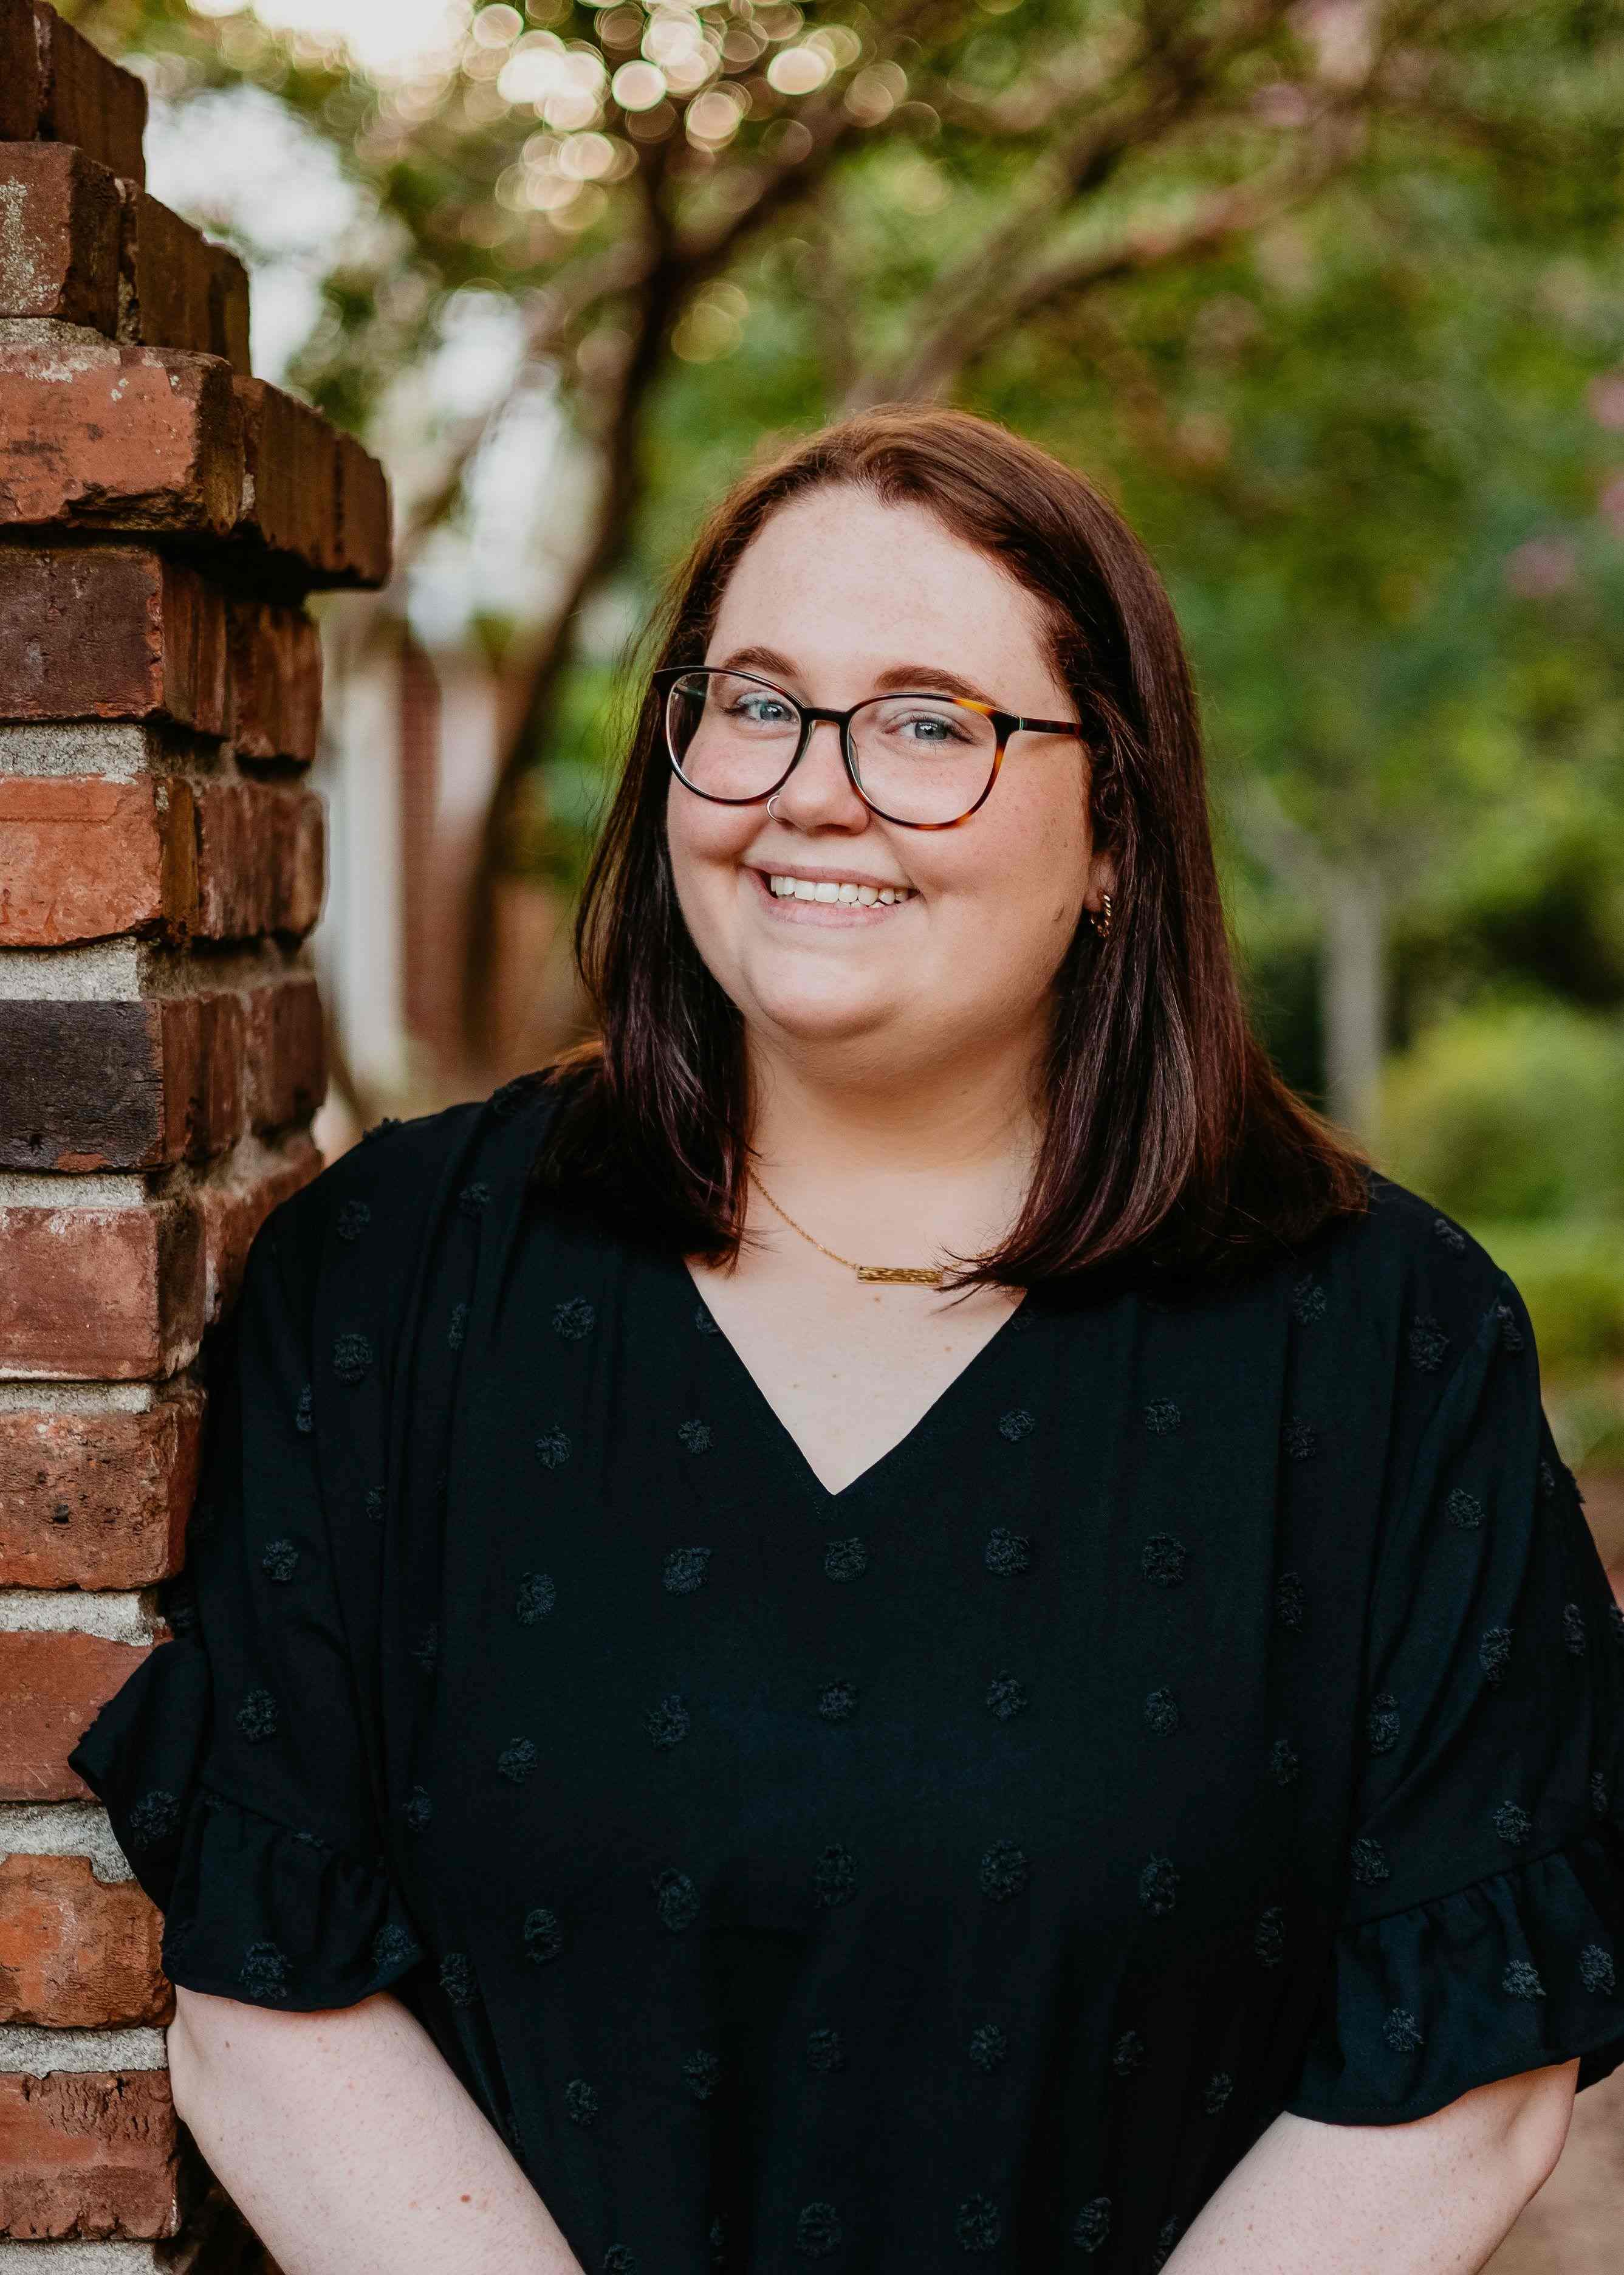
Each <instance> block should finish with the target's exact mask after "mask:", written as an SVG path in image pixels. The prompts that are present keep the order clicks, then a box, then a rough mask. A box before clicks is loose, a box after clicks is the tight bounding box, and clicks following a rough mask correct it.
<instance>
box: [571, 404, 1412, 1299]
mask: <svg viewBox="0 0 1624 2275" xmlns="http://www.w3.org/2000/svg"><path fill="white" fill-rule="evenodd" d="M828 482H844V483H855V484H858V485H860V486H862V487H863V488H866V489H868V490H870V491H871V492H872V493H873V495H876V496H877V497H879V498H880V499H881V500H883V501H885V502H886V503H902V502H909V503H917V504H919V505H923V506H925V507H926V508H928V510H930V511H931V512H932V513H933V514H934V515H935V516H936V517H937V518H938V519H939V520H940V522H941V523H942V524H943V525H944V526H945V527H946V528H948V530H950V531H951V532H952V533H954V534H955V535H956V536H957V537H960V538H963V539H964V540H966V541H967V542H968V543H970V544H971V545H973V546H975V547H977V548H978V549H979V550H980V551H981V552H983V553H986V554H988V555H990V556H993V557H994V558H995V559H996V560H998V561H999V562H1001V563H1002V564H1003V565H1004V566H1005V568H1006V569H1007V570H1008V571H1009V572H1010V573H1012V574H1013V575H1014V576H1015V577H1016V579H1017V580H1018V581H1019V582H1020V583H1021V584H1022V585H1023V586H1025V588H1026V589H1027V590H1028V591H1029V592H1031V593H1033V594H1035V595H1036V597H1037V599H1038V600H1039V603H1040V604H1041V606H1042V608H1043V611H1044V615H1045V616H1046V619H1047V622H1048V625H1049V630H1050V634H1051V637H1052V639H1053V641H1054V659H1055V662H1056V665H1057V667H1058V669H1059V672H1060V676H1061V678H1062V679H1063V681H1064V682H1065V684H1066V685H1067V686H1068V687H1069V690H1070V692H1071V694H1072V698H1073V700H1074V701H1075V703H1076V706H1077V711H1078V716H1079V718H1080V719H1081V721H1082V722H1083V728H1084V735H1085V737H1087V741H1088V744H1089V746H1090V750H1091V760H1092V765H1091V786H1090V803H1091V820H1092V827H1093V830H1094V834H1095V837H1096V840H1097V842H1098V843H1100V844H1101V845H1107V846H1109V848H1110V850H1111V851H1112V854H1113V856H1114V862H1115V866H1116V890H1115V892H1114V896H1113V912H1114V926H1113V929H1112V933H1111V938H1110V940H1109V941H1108V942H1106V943H1101V942H1100V941H1099V940H1098V939H1097V937H1096V935H1095V933H1094V932H1093V930H1092V927H1091V925H1090V924H1089V923H1088V921H1087V920H1086V918H1084V920H1083V921H1082V922H1080V923H1079V925H1078V927H1077V931H1076V935H1075V936H1074V938H1073V939H1072V941H1071V942H1070V944H1069V948H1068V949H1067V952H1066V955H1065V956H1064V958H1063V960H1062V962H1061V966H1060V969H1059V971H1058V972H1057V974H1056V977H1055V980H1054V1020H1053V1025H1052V1030H1051V1040H1050V1045H1049V1049H1048V1054H1047V1058H1046V1065H1045V1066H1044V1068H1043V1069H1042V1077H1043V1087H1044V1092H1045V1094H1046V1100H1047V1116H1046V1128H1045V1131H1044V1135H1043V1138H1042V1142H1041V1146H1040V1150H1039V1159H1038V1163H1037V1168H1036V1172H1035V1174H1034V1176H1033V1178H1032V1182H1031V1187H1030V1190H1029V1191H1028V1193H1027V1196H1026V1199H1025V1203H1024V1206H1023V1208H1022V1211H1021V1213H1020V1216H1019V1218H1018V1220H1017V1221H1016V1224H1015V1225H1014V1227H1013V1228H1012V1229H1011V1230H1010V1232H1009V1234H1008V1237H1007V1238H1006V1239H1005V1241H1004V1242H1003V1243H1002V1245H1001V1247H1000V1248H998V1249H997V1250H996V1251H994V1252H993V1253H991V1254H989V1255H986V1256H984V1257H981V1258H976V1259H972V1260H971V1263H970V1265H969V1266H967V1268H965V1269H964V1270H963V1271H962V1272H960V1273H958V1274H956V1275H955V1276H954V1277H953V1278H951V1279H950V1280H949V1281H948V1283H947V1284H949V1285H952V1286H955V1287H960V1288H968V1287H971V1286H974V1285H977V1284H992V1283H997V1284H1001V1285H1003V1286H1007V1287H1035V1286H1039V1285H1040V1284H1043V1283H1055V1282H1062V1281H1072V1282H1076V1281H1080V1280H1082V1279H1084V1278H1089V1279H1091V1280H1092V1279H1093V1278H1094V1277H1096V1276H1097V1275H1098V1274H1099V1273H1100V1272H1101V1271H1102V1270H1103V1269H1104V1268H1105V1267H1107V1266H1109V1267H1122V1266H1129V1265H1137V1264H1138V1263H1141V1262H1146V1261H1149V1262H1154V1263H1156V1264H1158V1265H1160V1266H1174V1267H1175V1270H1176V1271H1178V1272H1181V1273H1191V1272H1193V1273H1195V1274H1197V1275H1202V1276H1207V1275H1210V1274H1212V1273H1213V1272H1215V1271H1218V1270H1220V1269H1221V1268H1222V1267H1223V1266H1224V1265H1225V1264H1226V1263H1229V1262H1238V1261H1240V1260H1241V1259H1242V1258H1245V1257H1248V1256H1250V1257H1253V1258H1255V1257H1257V1256H1258V1252H1259V1251H1279V1249H1280V1247H1281V1246H1282V1245H1284V1246H1287V1247H1290V1246H1295V1244H1297V1243H1301V1242H1302V1241H1303V1240H1304V1239H1306V1238H1307V1237H1308V1236H1310V1235H1311V1234H1312V1233H1313V1232H1315V1231H1316V1230H1318V1228H1319V1227H1320V1226H1321V1225H1322V1224H1324V1223H1326V1221H1328V1220H1329V1219H1331V1218H1332V1217H1334V1216H1338V1215H1346V1214H1352V1213H1357V1212H1358V1211H1360V1210H1362V1209H1363V1207H1364V1206H1366V1204H1367V1187H1366V1183H1365V1176H1364V1169H1365V1167H1366V1166H1367V1165H1366V1164H1365V1163H1364V1162H1363V1159H1362V1157H1361V1156H1360V1155H1359V1154H1358V1153H1357V1152H1356V1150H1355V1149H1354V1148H1353V1147H1352V1146H1351V1145H1348V1143H1347V1142H1345V1141H1344V1140H1343V1138H1341V1136H1340V1135H1339V1134H1338V1133H1337V1132H1336V1131H1335V1130H1333V1128H1332V1127H1331V1125H1330V1124H1329V1123H1327V1122H1325V1121H1324V1120H1323V1119H1322V1118H1321V1117H1320V1116H1319V1115H1317V1114H1315V1113H1314V1112H1313V1111H1312V1110H1311V1108H1310V1107H1308V1106H1306V1105H1305V1104H1304V1103H1303V1100H1300V1099H1299V1098H1297V1097H1296V1096H1295V1093H1294V1092H1291V1091H1290V1090H1288V1088H1287V1086H1286V1085H1285V1084H1284V1082H1283V1081H1282V1080H1281V1079H1280V1076H1279V1075H1278V1074H1277V1073H1276V1071H1275V1069H1274V1068H1273V1065H1272V1064H1271V1063H1270V1061H1269V1059H1268V1057H1267V1055H1266V1054H1265V1052H1264V1050H1263V1048H1262V1047H1261V1045H1260V1044H1259V1043H1258V1039H1256V1037H1255V1036H1254V1035H1253V1034H1252V1032H1250V1028H1249V1026H1248V1024H1247V1020H1246V1015H1245V1012H1244V1010H1243V1006H1242V1001H1241V994H1240V988H1239V986H1238V983H1237V980H1236V976H1235V964H1234V960H1233V957H1232V956H1231V952H1230V947H1229V941H1228V938H1227V932H1226V929H1225V924H1224V916H1223V909H1222V904H1221V901H1220V893H1219V886H1218V876H1217V871H1216V867H1215V865H1214V861H1213V856H1212V832H1211V826H1210V822H1209V818H1208V813H1207V804H1206V788H1205V772H1204V767H1203V761H1202V754H1201V736H1200V729H1199V724H1198V721H1197V707H1196V699H1195V692H1194V689H1193V687H1192V685H1191V682H1190V668H1189V665H1188V662H1187V661H1186V658H1185V654H1184V648H1183V643H1182V639H1180V636H1179V630H1178V625H1177V622H1176V620H1175V616H1174V613H1173V608H1172V603H1171V602H1170V601H1169V600H1168V598H1167V593H1166V591H1165V590H1164V588H1163V586H1162V584H1161V581H1160V579H1159V577H1158V575H1157V573H1156V571H1155V569H1154V568H1153V567H1152V563H1151V561H1150V558H1149V556H1147V554H1146V553H1145V551H1144V548H1143V547H1142V546H1141V545H1140V543H1139V541H1138V540H1137V538H1136V537H1135V535H1134V533H1133V532H1132V531H1131V530H1130V529H1129V527H1128V525H1127V524H1126V523H1125V522H1124V521H1123V519H1122V516H1121V515H1120V514H1119V513H1118V512H1117V510H1115V508H1114V506H1113V505H1112V504H1111V503H1109V501H1108V500H1107V498H1106V497H1104V496H1103V495H1101V493H1100V492H1099V490H1097V489H1096V488H1094V487H1093V486H1092V485H1091V483H1090V482H1088V481H1087V480H1084V477H1083V476H1082V475H1080V474H1078V473H1076V472H1074V471H1073V470H1072V469H1071V468H1070V467H1069V466H1067V465H1063V464H1062V463H1061V461H1060V460H1059V459H1057V458H1054V457H1051V456H1050V455H1049V454H1048V453H1047V452H1046V451H1044V450H1039V449H1038V448H1037V447H1036V445H1034V444H1032V443H1031V442H1025V441H1023V440H1022V439H1021V438H1020V437H1019V436H1018V435H1013V434H1011V433H1010V432H1009V431H1008V429H1007V428H1004V427H1000V426H998V425H996V424H995V423H993V421H992V420H990V419H980V418H977V417H974V416H972V415H971V414H970V413H968V412H962V411H954V410H943V409H937V408H924V409H922V408H918V407H915V406H913V405H907V404H902V405H886V406H882V407H881V408H880V409H878V410H875V411H871V412H864V413H862V414H860V415H859V416H857V417H855V418H850V419H842V421H841V422H840V423H839V424H837V425H835V426H831V427H826V428H824V429H823V430H822V432H820V433H819V434H814V435H811V436H809V437H808V438H806V439H805V440H804V441H803V442H798V443H797V444H795V445H794V446H792V447H791V448H789V450H785V451H784V452H783V453H782V455H780V456H779V457H777V458H775V459H774V461H773V462H771V463H770V464H768V465H765V466H763V467H760V468H759V469H758V470H756V471H753V472H750V473H748V474H746V475H745V476H744V477H743V478H742V479H741V480H739V481H738V482H736V484H735V485H734V487H733V488H732V489H731V490H730V491H729V493H728V495H726V496H725V497H724V498H723V499H722V500H721V503H719V504H718V505H717V506H716V508H715V509H714V511H713V512H712V514H711V516H710V518H709V519H708V521H707V522H706V525H705V526H704V527H703V529H702V530H701V532H700V533H699V538H698V540H696V542H695V543H694V545H693V546H692V548H691V550H690V552H689V554H688V556H687V558H686V560H685V561H684V563H682V564H681V565H680V567H679V568H678V569H677V571H676V573H675V575H674V576H673V578H672V579H671V581H670V584H669V586H668V590H667V593H666V595H665V598H664V600H663V601H662V603H661V606H660V608H658V610H657V611H656V612H655V614H654V616H653V618H652V620H651V622H650V624H649V626H648V628H647V631H646V635H645V642H644V646H645V652H646V662H647V665H648V666H649V668H653V666H655V665H659V664H694V663H699V662H701V661H703V660H704V656H705V651H706V643H707V641H708V639H709V637H710V632H711V629H712V626H713V624H714V621H715V616H716V611H717V608H718V604H719V602H720V600H721V593H722V589H723V587H724V586H725V585H726V583H727V581H728V578H729V576H730V575H731V574H732V571H733V569H734V567H735V565H736V563H737V561H738V559H739V556H740V555H741V554H742V553H743V552H744V548H745V547H746V546H747V545H748V544H749V543H750V541H751V540H752V538H753V537H754V536H755V535H756V533H757V532H758V531H759V529H760V528H761V527H762V525H763V524H764V523H765V522H766V521H767V518H768V516H769V515H771V514H772V513H774V512H775V511H776V510H777V509H778V508H779V507H780V506H782V505H783V504H785V503H788V501H789V500H790V499H791V498H795V497H798V496H801V495H804V493H805V492H807V491H808V490H811V489H812V488H815V487H817V486H818V485H820V484H822V483H828ZM668 782H669V769H668V761H667V759H666V756H665V750H664V744H663V738H662V731H661V720H660V714H659V707H658V704H657V702H656V700H655V699H654V698H653V692H652V690H650V689H649V688H648V687H647V686H646V685H645V688H644V692H643V697H642V703H641V708H640V711H639V713H638V718H637V722H636V726H635V729H634V731H633V732H632V735H631V747H630V751H629V753H628V757H627V760H626V765H625V767H624V771H623V775H622V776H621V780H620V782H619V786H618V789H617V790H616V796H615V798H614V801H613V804H612V805H611V806H610V809H609V812H608V817H607V820H606V824H605V828H604V830H603V834H602V836H601V840H600V843H599V844H598V847H597V850H596V852H595V855H594V858H593V863H592V866H591V870H590V873H589V874H588V878H587V881H586V887H585V896H584V898H583V901H582V904H581V908H580V911H579V914H578V918H577V922H576V929H575V951H576V957H577V961H578V965H579V967H580V971H581V974H582V977H583V979H584V980H585V985H586V986H587V989H588V991H589V993H590V994H591V996H592V999H593V1002H594V1004H595V1006H596V1009H597V1013H598V1017H599V1023H600V1026H599V1032H598V1033H597V1034H596V1035H595V1036H594V1037H593V1039H592V1040H591V1041H589V1042H586V1043H583V1044H578V1045H577V1046H575V1047H574V1048H572V1049H571V1050H569V1051H566V1052H564V1053H563V1054H561V1055H560V1056H559V1057H558V1058H557V1059H555V1060H554V1061H553V1062H551V1063H550V1065H549V1068H548V1069H547V1072H548V1076H549V1077H550V1080H551V1082H552V1083H553V1084H554V1085H555V1086H556V1089H557V1092H558V1098H557V1110H556V1111H555V1114H554V1115H553V1116H552V1119H551V1122H550V1123H549V1126H548V1132H547V1135H546V1138H545V1139H544V1140H543V1143H542V1146H541V1149H540V1155H539V1159H538V1163H537V1176H538V1180H539V1182H540V1185H541V1186H542V1188H543V1190H552V1191H555V1192H564V1191H569V1192H570V1193H571V1194H573V1195H574V1196H576V1197H577V1198H579V1199H581V1200H583V1201H586V1202H589V1203H590V1204H592V1205H593V1206H596V1207H597V1208H599V1209H601V1210H602V1211H604V1212H606V1213H608V1215H609V1216H610V1217H611V1219H613V1220H614V1221H616V1222H618V1223H619V1224H620V1225H622V1226H623V1227H624V1228H627V1229H630V1230H635V1231H638V1232H639V1233H641V1234H642V1235H644V1236H647V1237H650V1238H653V1239H654V1240H656V1241H658V1242H660V1243H661V1244H664V1245H668V1246H670V1247H674V1248H676V1250H677V1251H679V1252H680V1253H682V1254H695V1255H702V1256H704V1257H705V1258H706V1260H707V1261H710V1262H712V1263H722V1262H725V1261H727V1260H728V1259H729V1258H732V1257H734V1256H736V1253H737V1251H738V1247H739V1237H740V1236H739V1228H740V1226H741V1225H742V1224H743V1222H744V1201H745V1190H746V1171H747V1165H748V1161H749V1131H748V1127H747V1123H748V1089H747V1081H746V1069H745V1059H744V1030H743V1021H742V1019H741V1018H740V1016H739V1013H738V1011H737V1009H736V1006H735V1005H734V1004H733V1002H732V1001H730V999H729V997H728V996H727V995H726V994H723V992H722V990H721V987H720V986H718V985H717V983H716V981H715V980H714V979H713V978H712V976H711V973H710V971H708V970H707V968H706V965H705V964H703V963H702V962H701V960H700V957H699V953H698V951H697V949H695V947H694V944H693V941H692V940H691V937H690V936H689V933H688V930H687V926H686V925H685V924H684V920H683V918H682V915H681V912H680V911H679V909H678V906H677V901H676V888H675V885H674V882H673V879H672V874H671V865H670V856H669V852H668V847H667V843H666V834H665V805H666V798H667V792H668Z"/></svg>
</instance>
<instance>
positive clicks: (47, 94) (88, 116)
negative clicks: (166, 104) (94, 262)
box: [34, 0, 147, 182]
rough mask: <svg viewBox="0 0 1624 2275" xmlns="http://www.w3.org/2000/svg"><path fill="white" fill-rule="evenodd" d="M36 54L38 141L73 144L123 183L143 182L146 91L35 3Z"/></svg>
mask: <svg viewBox="0 0 1624 2275" xmlns="http://www.w3.org/2000/svg"><path fill="white" fill-rule="evenodd" d="M34 19H35V21H36V23H37V25H38V27H39V30H38V37H39V55H40V106H39V117H38V123H37V124H36V125H35V127H34V133H35V134H36V135H37V136H38V137H39V139H40V140H41V141H42V142H72V143H75V144H76V145H77V146H78V147H79V149H81V150H83V151H85V152H86V153H87V155H89V156H90V157H92V158H94V159H95V160H96V161H97V162H98V163H99V164H101V165H103V166H110V167H111V169H112V170H113V171H114V173H115V174H122V175H123V176H124V177H125V179H126V181H131V182H144V181H145V180H146V178H147V162H146V160H145V158H144V157H143V156H142V154H141V136H142V134H143V133H144V132H145V131H146V126H147V89H146V87H145V86H144V85H143V83H142V82H141V80H140V79H137V78H136V76H135V74H134V72H127V71H121V70H120V69H119V67H118V65H117V64H115V63H110V62H109V60H108V58H107V57H105V56H104V55H103V54H102V51H101V49H99V48H95V47H93V46H92V45H91V43H90V42H89V41H88V40H87V39H86V37H85V35H84V34H83V33H82V32H76V31H75V30H74V29H73V27H72V25H71V24H64V22H63V20H62V19H61V17H60V16H59V15H58V14H57V11H56V10H55V9H54V8H50V7H48V6H46V5H45V4H44V0H35V5H34Z"/></svg>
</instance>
